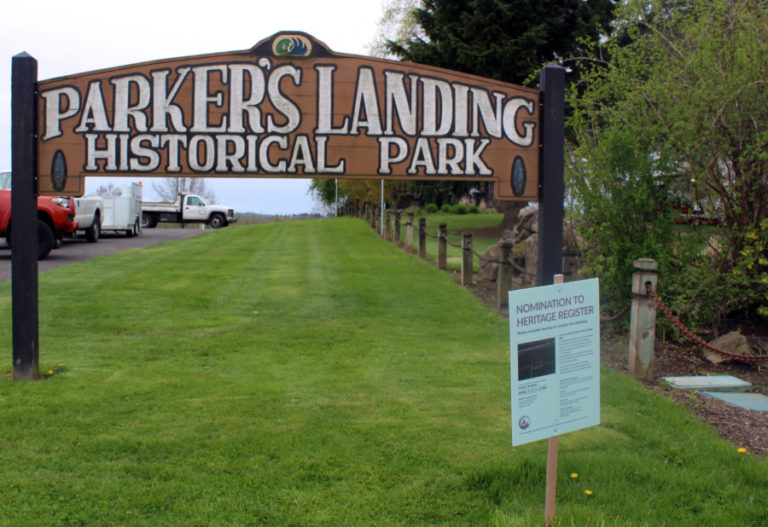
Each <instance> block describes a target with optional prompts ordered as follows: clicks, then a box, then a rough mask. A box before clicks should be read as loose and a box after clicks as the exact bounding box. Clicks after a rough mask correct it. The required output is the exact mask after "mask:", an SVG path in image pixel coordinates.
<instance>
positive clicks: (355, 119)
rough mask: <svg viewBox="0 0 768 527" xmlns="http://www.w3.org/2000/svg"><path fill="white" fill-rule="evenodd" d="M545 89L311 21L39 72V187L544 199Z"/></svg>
mask: <svg viewBox="0 0 768 527" xmlns="http://www.w3.org/2000/svg"><path fill="white" fill-rule="evenodd" d="M539 99H540V92H539V91H538V90H533V89H528V88H523V87H520V86H515V85H512V84H507V83H503V82H499V81H494V80H491V79H486V78H482V77H476V76H472V75H466V74H462V73H457V72H454V71H449V70H444V69H440V68H434V67H429V66H422V65H418V64H411V63H405V62H395V61H390V60H383V59H376V58H370V57H361V56H355V55H344V54H337V53H333V52H332V51H331V50H329V49H328V47H327V46H325V45H324V44H323V43H321V42H319V41H317V40H316V39H314V38H313V37H311V36H309V35H307V34H304V33H298V32H294V33H288V32H282V33H278V34H276V35H273V36H272V37H269V38H267V39H265V40H263V41H261V42H259V43H258V44H256V45H255V46H254V47H253V48H252V49H249V50H245V51H236V52H230V53H219V54H210V55H198V56H193V57H183V58H175V59H167V60H157V61H152V62H147V63H142V64H134V65H128V66H120V67H116V68H111V69H105V70H99V71H93V72H87V73H83V74H79V75H73V76H68V77H61V78H56V79H51V80H46V81H41V82H40V83H39V89H38V112H37V115H38V177H39V182H38V185H39V190H40V192H41V193H55V194H73V195H80V194H82V193H83V191H84V183H83V178H84V176H87V175H100V176H107V175H108V176H179V177H181V176H184V177H194V176H199V177H217V176H218V177H271V178H275V177H285V178H323V177H330V178H361V179H422V180H451V179H453V180H457V181H458V180H470V181H493V182H495V183H496V186H495V194H496V197H497V199H517V200H526V201H528V200H532V201H535V200H536V199H537V198H538V173H539V143H540V140H539V133H540V126H539Z"/></svg>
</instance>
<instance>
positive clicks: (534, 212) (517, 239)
mask: <svg viewBox="0 0 768 527" xmlns="http://www.w3.org/2000/svg"><path fill="white" fill-rule="evenodd" d="M537 230H538V209H537V208H536V207H525V208H523V209H521V210H520V213H519V214H518V219H517V222H516V223H515V225H514V226H513V227H512V228H511V229H505V230H504V232H503V233H502V235H501V239H499V241H498V242H496V243H495V244H493V245H491V246H490V247H489V248H488V250H487V251H485V253H484V254H483V256H482V257H481V258H480V265H479V266H478V272H479V273H480V275H481V276H482V278H484V279H485V280H491V281H494V280H496V276H497V274H498V268H499V264H498V261H499V258H501V244H502V243H504V242H505V241H506V242H511V243H512V247H513V248H512V258H513V260H514V261H515V263H517V264H518V265H519V266H520V267H525V265H526V264H525V262H526V261H527V251H528V249H527V246H528V241H529V240H530V239H532V238H533V239H535V238H536V237H535V236H532V235H534V234H535V233H536V231H537ZM534 266H535V263H534ZM534 276H535V275H534Z"/></svg>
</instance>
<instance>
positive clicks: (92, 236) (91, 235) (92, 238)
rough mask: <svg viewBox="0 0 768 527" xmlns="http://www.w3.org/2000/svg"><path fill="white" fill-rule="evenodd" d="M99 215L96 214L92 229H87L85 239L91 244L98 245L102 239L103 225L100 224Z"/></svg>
mask: <svg viewBox="0 0 768 527" xmlns="http://www.w3.org/2000/svg"><path fill="white" fill-rule="evenodd" d="M100 221H101V220H100V219H99V215H98V214H96V215H95V216H94V217H93V223H92V224H91V226H90V227H88V228H87V229H85V239H86V240H88V241H89V242H91V243H96V242H97V241H99V238H100V237H101V224H100Z"/></svg>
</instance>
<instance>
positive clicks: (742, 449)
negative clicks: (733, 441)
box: [736, 447, 747, 454]
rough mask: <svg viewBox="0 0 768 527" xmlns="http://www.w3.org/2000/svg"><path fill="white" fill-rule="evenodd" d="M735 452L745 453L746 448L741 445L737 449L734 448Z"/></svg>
mask: <svg viewBox="0 0 768 527" xmlns="http://www.w3.org/2000/svg"><path fill="white" fill-rule="evenodd" d="M736 452H738V453H739V454H746V453H747V449H746V448H744V447H741V448H739V449H738V450H736Z"/></svg>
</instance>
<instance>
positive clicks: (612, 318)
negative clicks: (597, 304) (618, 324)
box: [600, 300, 632, 322]
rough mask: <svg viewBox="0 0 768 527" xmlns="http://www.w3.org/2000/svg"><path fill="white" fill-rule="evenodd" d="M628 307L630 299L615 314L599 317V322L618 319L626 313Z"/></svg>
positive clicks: (630, 304)
mask: <svg viewBox="0 0 768 527" xmlns="http://www.w3.org/2000/svg"><path fill="white" fill-rule="evenodd" d="M630 307H632V301H631V300H630V301H629V302H627V305H626V306H624V308H623V309H622V310H621V311H619V312H618V313H617V314H615V315H613V316H612V317H600V322H614V321H616V320H619V319H620V318H621V317H623V316H624V315H626V314H627V311H629V308H630Z"/></svg>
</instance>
